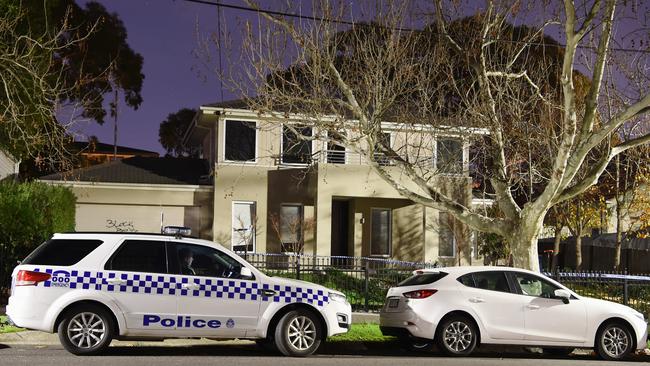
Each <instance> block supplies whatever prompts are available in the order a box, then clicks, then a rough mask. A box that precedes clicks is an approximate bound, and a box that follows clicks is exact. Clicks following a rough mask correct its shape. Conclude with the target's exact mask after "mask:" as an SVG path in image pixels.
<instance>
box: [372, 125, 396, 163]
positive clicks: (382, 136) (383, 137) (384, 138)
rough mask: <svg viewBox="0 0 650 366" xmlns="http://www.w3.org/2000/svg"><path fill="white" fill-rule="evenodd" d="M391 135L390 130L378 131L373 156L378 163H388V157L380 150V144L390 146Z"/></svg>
mask: <svg viewBox="0 0 650 366" xmlns="http://www.w3.org/2000/svg"><path fill="white" fill-rule="evenodd" d="M391 140H392V136H391V133H390V132H380V133H379V136H378V141H377V144H376V145H375V151H374V158H375V161H376V162H377V163H378V164H379V165H390V158H389V157H388V156H386V154H384V153H383V152H382V148H381V146H382V145H383V146H387V147H389V148H390V147H392V141H391Z"/></svg>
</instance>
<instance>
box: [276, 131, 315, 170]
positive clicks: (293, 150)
mask: <svg viewBox="0 0 650 366" xmlns="http://www.w3.org/2000/svg"><path fill="white" fill-rule="evenodd" d="M292 127H293V130H292V129H291V128H289V127H288V126H282V163H283V164H309V163H311V157H312V144H311V143H312V142H311V141H309V140H305V139H303V138H301V137H300V136H305V137H308V136H311V135H312V129H311V127H303V126H296V125H294V126H292ZM294 130H295V131H297V132H298V133H299V134H300V135H298V134H296V133H295V132H294Z"/></svg>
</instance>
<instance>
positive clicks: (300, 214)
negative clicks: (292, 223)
mask: <svg viewBox="0 0 650 366" xmlns="http://www.w3.org/2000/svg"><path fill="white" fill-rule="evenodd" d="M282 207H298V217H299V218H300V232H299V233H298V235H300V237H299V238H298V243H299V242H300V241H304V235H305V205H304V204H302V203H291V202H288V203H287V202H283V203H281V204H280V211H279V212H278V217H279V219H280V250H281V252H282V253H289V252H287V251H285V250H284V248H285V245H284V244H285V242H284V240H282V222H283V220H282ZM290 244H292V243H290ZM303 244H304V243H303ZM303 249H304V248H303Z"/></svg>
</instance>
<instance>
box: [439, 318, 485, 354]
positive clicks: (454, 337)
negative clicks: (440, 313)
mask: <svg viewBox="0 0 650 366" xmlns="http://www.w3.org/2000/svg"><path fill="white" fill-rule="evenodd" d="M477 338H478V331H477V330H476V326H475V325H474V322H472V321H471V320H469V319H468V318H466V317H464V316H458V315H454V316H451V317H449V318H447V319H446V320H445V321H444V322H442V323H441V325H440V326H439V328H438V334H437V335H436V339H437V342H438V348H440V350H441V351H442V352H443V353H445V354H447V355H450V356H467V355H469V354H470V353H472V351H474V349H475V348H476V344H477Z"/></svg>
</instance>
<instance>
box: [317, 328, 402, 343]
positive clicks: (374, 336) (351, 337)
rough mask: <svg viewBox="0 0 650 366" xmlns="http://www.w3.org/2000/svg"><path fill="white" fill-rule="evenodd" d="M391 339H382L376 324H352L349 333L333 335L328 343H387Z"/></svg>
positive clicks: (391, 338)
mask: <svg viewBox="0 0 650 366" xmlns="http://www.w3.org/2000/svg"><path fill="white" fill-rule="evenodd" d="M394 339H395V338H393V337H384V336H383V335H382V334H381V331H380V330H379V325H378V324H352V327H351V328H350V331H349V332H347V333H345V334H339V335H335V336H333V337H331V338H329V339H328V340H327V341H328V342H387V341H393V340H394Z"/></svg>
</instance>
